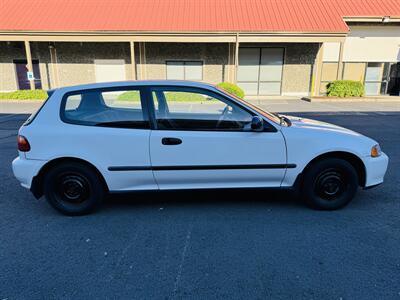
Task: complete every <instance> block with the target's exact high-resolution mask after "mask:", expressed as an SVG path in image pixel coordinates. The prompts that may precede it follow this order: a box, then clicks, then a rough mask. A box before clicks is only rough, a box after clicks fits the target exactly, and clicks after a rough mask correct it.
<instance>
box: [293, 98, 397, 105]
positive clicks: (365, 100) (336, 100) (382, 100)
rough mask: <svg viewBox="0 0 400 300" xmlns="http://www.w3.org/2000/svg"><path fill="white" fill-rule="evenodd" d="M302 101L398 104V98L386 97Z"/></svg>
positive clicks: (310, 100) (309, 99)
mask: <svg viewBox="0 0 400 300" xmlns="http://www.w3.org/2000/svg"><path fill="white" fill-rule="evenodd" d="M301 100H303V101H307V102H320V103H329V102H336V103H342V102H398V103H399V104H400V97H399V96H388V97H354V98H339V97H303V98H301Z"/></svg>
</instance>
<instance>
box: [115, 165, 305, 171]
mask: <svg viewBox="0 0 400 300" xmlns="http://www.w3.org/2000/svg"><path fill="white" fill-rule="evenodd" d="M296 167H297V165H296V164H255V165H183V166H112V167H108V170H109V171H193V170H246V169H247V170H252V169H294V168H296Z"/></svg>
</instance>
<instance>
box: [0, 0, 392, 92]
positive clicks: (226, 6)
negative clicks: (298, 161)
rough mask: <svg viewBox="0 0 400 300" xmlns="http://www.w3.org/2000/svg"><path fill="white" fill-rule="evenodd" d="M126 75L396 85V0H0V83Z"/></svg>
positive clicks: (6, 86)
mask: <svg viewBox="0 0 400 300" xmlns="http://www.w3.org/2000/svg"><path fill="white" fill-rule="evenodd" d="M28 72H31V73H29V74H28ZM28 75H33V77H34V80H28ZM132 79H133V80H135V79H188V80H196V81H204V82H210V83H218V82H222V81H229V82H235V83H237V84H238V85H239V86H241V87H242V88H243V89H244V90H245V92H246V95H247V96H248V97H255V98H262V97H264V96H267V95H285V96H308V95H323V94H324V93H325V92H326V84H327V83H328V82H330V81H332V80H335V79H352V80H360V81H362V82H364V83H365V88H366V93H367V95H385V94H387V95H399V89H400V2H399V0H330V1H326V0H280V1H276V0H185V1H183V0H163V1H160V0H158V1H157V0H147V1H142V0H130V1H128V0H114V1H113V0H98V1H68V0H58V1H54V0H53V1H50V0H38V1H32V2H31V1H29V2H28V1H23V0H3V1H2V4H1V8H0V90H1V91H11V90H17V89H34V88H36V89H39V88H41V89H50V88H56V87H60V86H65V85H74V84H81V83H91V82H101V81H115V80H132Z"/></svg>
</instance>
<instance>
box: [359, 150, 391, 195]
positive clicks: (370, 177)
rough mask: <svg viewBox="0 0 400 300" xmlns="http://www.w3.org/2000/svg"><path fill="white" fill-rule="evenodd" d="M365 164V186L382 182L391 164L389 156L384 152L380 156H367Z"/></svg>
mask: <svg viewBox="0 0 400 300" xmlns="http://www.w3.org/2000/svg"><path fill="white" fill-rule="evenodd" d="M364 164H365V171H366V178H365V188H369V187H374V186H377V185H379V184H381V183H382V182H383V179H384V177H385V174H386V170H387V167H388V164H389V157H388V156H387V155H386V154H385V153H383V152H382V155H381V156H379V157H366V158H365V159H364Z"/></svg>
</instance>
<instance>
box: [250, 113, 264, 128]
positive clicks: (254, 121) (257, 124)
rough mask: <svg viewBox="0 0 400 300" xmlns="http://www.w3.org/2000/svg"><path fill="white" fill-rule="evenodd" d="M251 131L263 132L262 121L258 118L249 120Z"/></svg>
mask: <svg viewBox="0 0 400 300" xmlns="http://www.w3.org/2000/svg"><path fill="white" fill-rule="evenodd" d="M251 130H253V131H263V130H264V120H263V119H262V118H261V117H259V116H254V117H253V118H252V119H251Z"/></svg>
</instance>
